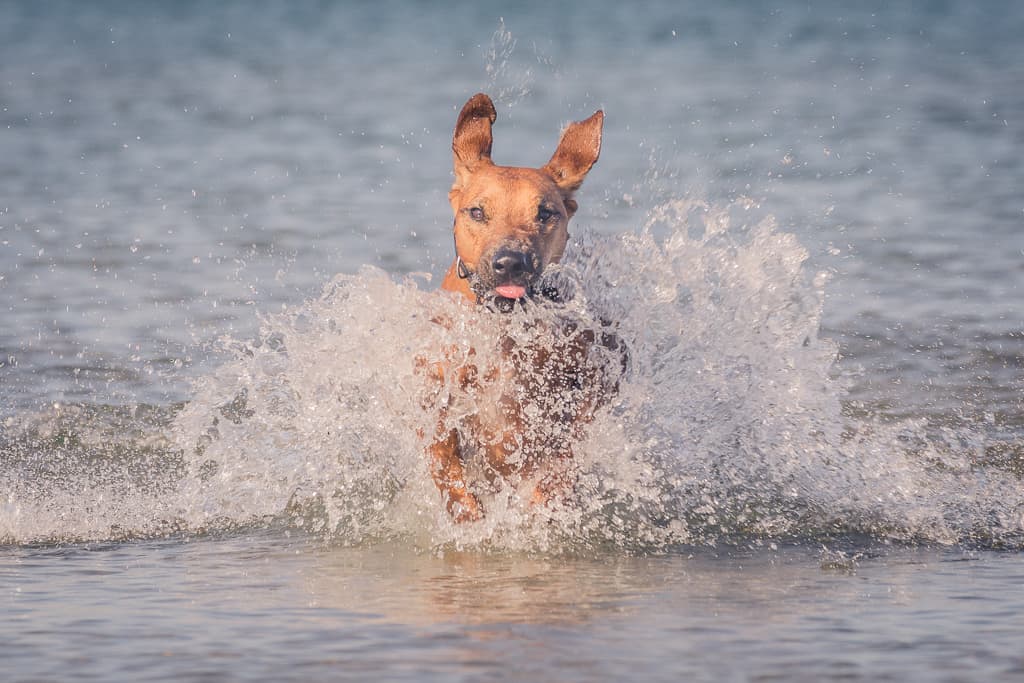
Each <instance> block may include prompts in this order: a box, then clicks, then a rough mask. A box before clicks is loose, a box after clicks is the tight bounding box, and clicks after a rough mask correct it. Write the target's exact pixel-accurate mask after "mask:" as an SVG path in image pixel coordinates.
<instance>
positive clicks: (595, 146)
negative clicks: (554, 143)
mask: <svg viewBox="0 0 1024 683" xmlns="http://www.w3.org/2000/svg"><path fill="white" fill-rule="evenodd" d="M603 126H604V112H603V111H601V110H598V111H596V112H594V115H593V116H591V117H590V118H589V119H587V120H586V121H577V122H575V123H570V124H569V127H568V128H566V129H565V131H564V132H563V133H562V138H561V139H560V140H559V141H558V149H556V150H555V153H554V155H552V157H551V161H549V162H548V163H547V164H545V165H544V167H543V168H542V170H543V171H546V172H547V173H548V175H550V176H551V177H552V178H553V179H554V181H555V184H556V185H558V188H559V189H560V190H562V194H564V195H565V196H566V197H570V196H571V195H572V193H573V192H575V191H576V190H578V189H579V188H580V185H582V184H583V179H584V178H585V177H587V172H588V171H590V169H591V167H592V166H593V165H594V163H595V162H596V161H597V157H598V156H599V155H600V154H601V129H602V127H603Z"/></svg>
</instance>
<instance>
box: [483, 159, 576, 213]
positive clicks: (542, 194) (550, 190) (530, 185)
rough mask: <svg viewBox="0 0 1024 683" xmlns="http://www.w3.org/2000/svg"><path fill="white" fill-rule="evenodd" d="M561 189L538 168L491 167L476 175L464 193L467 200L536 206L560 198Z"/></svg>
mask: <svg viewBox="0 0 1024 683" xmlns="http://www.w3.org/2000/svg"><path fill="white" fill-rule="evenodd" d="M560 196H561V193H560V192H559V191H558V186H557V185H555V181H554V180H553V179H552V178H551V176H549V175H548V174H547V173H545V172H543V171H541V170H539V169H536V168H521V167H518V166H491V167H489V168H486V169H481V170H480V171H479V172H477V173H475V174H473V177H472V178H471V180H470V182H469V183H468V185H467V187H466V191H465V192H464V193H463V199H464V201H479V200H481V199H485V200H491V201H505V202H511V203H519V202H526V203H529V204H536V203H537V202H538V201H542V200H545V199H554V198H556V197H560Z"/></svg>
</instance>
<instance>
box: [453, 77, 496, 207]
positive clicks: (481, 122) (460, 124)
mask: <svg viewBox="0 0 1024 683" xmlns="http://www.w3.org/2000/svg"><path fill="white" fill-rule="evenodd" d="M496 118H498V114H497V112H495V111H494V103H493V102H491V98H490V97H488V96H487V95H485V94H483V93H477V94H476V95H473V96H472V97H471V98H469V101H468V102H466V104H465V105H463V107H462V111H461V112H460V113H459V118H458V120H457V121H456V122H455V135H454V137H453V138H452V152H453V153H454V154H453V156H454V161H455V184H454V185H453V186H452V189H453V190H457V189H459V188H461V187H462V186H463V185H465V183H466V182H467V180H468V179H469V176H470V175H471V174H472V173H473V172H474V171H475V170H476V169H477V168H479V167H480V165H481V164H490V163H492V162H491V142H492V137H491V124H492V123H494V120H495V119H496Z"/></svg>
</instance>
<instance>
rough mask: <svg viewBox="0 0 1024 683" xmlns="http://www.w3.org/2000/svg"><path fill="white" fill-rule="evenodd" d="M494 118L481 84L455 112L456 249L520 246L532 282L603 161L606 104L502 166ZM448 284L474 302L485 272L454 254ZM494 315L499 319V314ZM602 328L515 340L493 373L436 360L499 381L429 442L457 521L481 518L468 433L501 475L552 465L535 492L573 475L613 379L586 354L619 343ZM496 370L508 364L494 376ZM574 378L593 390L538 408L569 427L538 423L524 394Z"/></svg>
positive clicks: (467, 382)
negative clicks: (540, 342)
mask: <svg viewBox="0 0 1024 683" xmlns="http://www.w3.org/2000/svg"><path fill="white" fill-rule="evenodd" d="M495 119H496V113H495V110H494V105H493V104H492V102H491V100H490V98H489V97H487V95H484V94H477V95H475V96H473V97H472V98H470V100H469V101H468V102H466V104H465V106H464V107H463V108H462V111H461V112H460V114H459V117H458V120H457V122H456V126H455V134H454V136H453V140H452V152H453V162H454V172H455V182H454V183H453V185H452V188H451V191H450V192H449V194H448V197H449V200H450V202H451V206H452V211H453V212H454V214H455V224H454V232H455V243H456V253H457V257H458V258H459V259H461V261H462V264H464V268H465V269H468V271H470V272H472V273H483V272H489V271H488V267H489V266H490V264H491V263H492V262H493V263H496V262H497V261H496V260H495V259H496V258H497V256H496V254H498V252H499V251H500V250H501V249H512V250H514V253H516V254H521V255H522V258H523V259H524V262H525V263H527V264H529V266H530V268H531V270H530V273H528V274H527V275H523V276H522V277H521V278H520V280H522V281H523V282H526V278H527V277H535V276H537V275H539V273H541V272H542V271H543V270H544V268H546V267H547V266H549V265H551V264H554V263H557V262H558V261H559V259H561V258H562V254H563V252H564V250H565V246H566V243H567V241H568V238H569V232H568V224H569V219H570V218H571V217H572V216H573V214H574V213H575V212H576V209H577V205H576V202H575V200H574V199H573V195H574V193H575V192H576V190H578V189H579V187H580V185H581V184H582V183H583V179H584V177H585V176H586V175H587V172H588V171H589V170H590V169H591V167H592V166H593V165H594V163H595V162H596V161H597V158H598V155H599V153H600V149H601V129H602V124H603V121H604V114H603V113H602V112H600V111H598V112H596V113H594V115H593V116H591V117H590V118H588V119H586V120H585V121H581V122H577V123H572V124H570V125H569V126H568V128H566V129H565V131H564V132H563V133H562V136H561V139H560V141H559V144H558V147H557V149H556V150H555V153H554V154H553V155H552V157H551V159H550V160H549V161H548V162H547V163H546V164H545V165H544V166H541V167H540V168H519V167H508V166H497V165H495V164H494V163H493V161H491V144H492V136H491V125H492V124H493V123H494V121H495ZM499 255H500V254H499ZM496 268H497V266H496ZM533 269H535V272H534V270H533ZM520 280H516V281H517V282H520ZM491 284H494V283H491ZM441 287H442V289H445V290H448V291H451V292H456V293H458V294H459V295H461V296H462V297H463V298H464V299H465V300H466V301H467V303H471V304H475V303H477V301H478V299H480V297H481V291H480V290H481V288H482V287H483V285H481V284H480V281H479V280H477V290H476V291H474V289H473V288H472V287H471V282H470V278H465V277H460V268H459V261H458V260H455V261H453V262H452V265H451V267H450V268H449V269H448V271H447V273H446V275H445V277H444V280H443V281H442V283H441ZM485 295H486V296H489V294H486V292H485ZM495 319H496V320H499V318H498V314H495ZM562 332H563V333H564V332H566V331H565V330H562ZM596 337H597V335H595V333H593V332H592V331H582V332H579V333H573V330H568V334H561V335H558V336H557V338H558V339H560V340H561V341H559V342H557V343H552V344H549V345H546V346H545V348H543V349H541V348H537V349H533V348H531V349H529V353H524V350H523V349H518V348H516V347H515V345H514V344H513V343H512V342H511V340H507V343H506V344H505V345H504V347H503V348H504V352H505V355H506V357H508V358H509V359H510V360H511V362H510V363H506V364H505V365H504V367H505V368H506V369H505V370H503V371H493V372H492V373H491V374H490V375H489V376H487V377H486V378H481V377H479V376H477V373H478V370H477V368H474V367H469V366H462V367H449V366H446V365H444V364H442V365H438V366H437V367H435V368H434V373H435V375H436V377H437V378H438V379H440V380H443V379H445V378H446V377H448V375H450V374H451V373H454V378H449V379H454V380H455V381H456V383H457V384H458V386H460V387H462V388H463V389H469V388H470V387H477V386H479V385H480V384H481V383H483V382H484V380H486V384H487V386H490V387H498V388H499V389H498V390H496V391H493V392H492V393H493V396H490V398H489V399H486V397H485V399H486V400H485V402H484V404H483V405H482V407H481V409H480V411H479V413H478V414H477V415H475V416H473V417H472V418H470V419H469V420H467V421H466V424H465V425H464V428H463V429H462V430H461V432H460V431H456V430H454V429H450V428H449V427H448V426H446V425H447V421H446V417H447V414H446V412H447V409H446V408H444V407H442V410H441V419H440V420H439V422H438V427H437V430H436V433H435V434H434V438H433V440H432V442H431V443H430V444H429V446H428V447H427V453H428V455H429V457H430V460H431V474H432V476H433V478H434V481H435V483H436V484H437V487H438V489H439V490H440V491H441V493H442V495H443V496H444V498H445V502H446V505H447V507H448V510H449V512H450V513H451V514H452V515H453V517H454V518H455V519H456V520H457V521H460V522H463V521H472V520H477V519H480V517H481V516H482V515H483V509H482V507H481V505H480V501H479V500H478V499H477V497H476V496H475V495H474V494H473V493H472V492H471V491H470V487H469V482H467V481H466V470H465V467H464V465H465V463H464V461H463V450H464V447H465V446H466V444H464V443H462V441H463V440H465V439H467V438H471V439H474V440H475V441H476V442H477V443H476V444H475V445H476V446H477V447H478V450H482V451H483V452H484V455H485V459H486V462H487V466H488V468H489V472H491V473H493V474H494V475H495V476H502V477H509V476H531V475H534V474H537V473H544V476H542V477H541V479H540V481H539V483H538V484H537V486H536V489H535V491H534V496H533V498H534V502H546V501H547V500H548V499H549V498H551V497H552V496H554V495H557V493H558V492H559V491H561V490H564V489H565V488H566V487H567V486H569V485H570V482H569V475H568V471H569V468H568V463H569V462H570V461H571V457H572V455H571V449H570V446H569V444H568V443H566V442H567V441H571V440H573V439H575V438H578V437H579V430H580V427H581V426H582V425H583V424H585V423H586V422H588V421H589V420H590V419H591V417H592V415H593V411H594V410H595V409H596V407H597V406H598V405H599V404H600V403H601V402H603V401H604V400H606V398H607V397H606V394H607V393H608V391H607V386H606V384H607V383H602V380H601V378H600V377H597V376H596V375H595V372H596V371H595V369H594V368H592V367H589V366H587V365H586V364H584V363H581V362H580V359H583V358H586V357H587V354H588V347H589V346H590V345H593V344H595V343H601V344H603V345H605V346H608V347H609V348H612V347H615V346H616V345H617V342H615V341H612V340H610V339H609V338H606V336H605V335H602V338H601V339H597V338H596ZM527 359H528V360H527ZM495 372H503V373H504V374H502V375H501V376H495V375H494V373H495ZM570 385H571V386H583V387H591V388H592V389H593V390H592V391H584V392H583V395H584V398H583V399H582V400H580V401H576V402H575V403H574V404H573V407H572V409H571V410H569V409H568V408H560V409H559V410H553V409H552V410H548V411H546V412H547V413H550V414H543V415H540V416H536V415H534V416H533V419H540V420H545V421H547V422H549V423H550V424H552V425H556V424H561V425H562V426H561V427H559V428H557V429H551V428H545V429H540V430H538V429H533V428H532V427H534V426H535V425H532V424H530V421H529V420H528V419H527V418H526V416H525V415H523V414H522V411H521V410H520V405H521V404H520V401H519V400H518V399H517V397H518V398H522V397H523V396H529V395H533V394H536V393H537V392H552V391H565V387H567V386H570ZM577 404H578V405H577ZM566 411H568V413H567V412H566ZM555 413H557V414H555ZM552 434H556V435H558V436H552ZM513 451H515V452H518V453H525V454H526V457H525V458H523V459H520V460H517V461H516V462H510V461H509V459H508V457H507V455H508V453H510V452H513Z"/></svg>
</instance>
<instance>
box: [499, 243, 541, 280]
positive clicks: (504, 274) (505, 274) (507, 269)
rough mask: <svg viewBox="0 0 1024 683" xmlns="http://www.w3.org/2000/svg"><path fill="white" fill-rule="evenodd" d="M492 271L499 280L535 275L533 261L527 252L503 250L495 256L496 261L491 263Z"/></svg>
mask: <svg viewBox="0 0 1024 683" xmlns="http://www.w3.org/2000/svg"><path fill="white" fill-rule="evenodd" d="M491 270H493V271H494V275H495V276H496V277H499V278H507V279H517V278H521V277H523V276H524V275H532V274H533V271H534V265H533V259H532V258H530V255H529V254H527V253H525V252H521V251H512V250H510V249H502V250H501V251H499V252H498V253H496V254H495V255H494V259H493V260H492V261H491Z"/></svg>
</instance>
